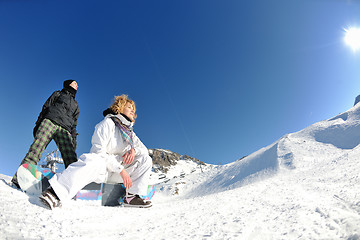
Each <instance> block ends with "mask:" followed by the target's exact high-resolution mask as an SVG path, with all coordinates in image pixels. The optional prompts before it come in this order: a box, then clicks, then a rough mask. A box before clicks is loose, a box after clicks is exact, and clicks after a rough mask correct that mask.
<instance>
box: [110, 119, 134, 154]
mask: <svg viewBox="0 0 360 240" xmlns="http://www.w3.org/2000/svg"><path fill="white" fill-rule="evenodd" d="M111 119H112V120H113V121H114V123H115V126H117V127H118V128H119V129H120V133H121V136H122V137H123V139H124V140H125V142H127V143H128V144H130V146H131V148H132V149H133V148H134V141H133V131H132V127H129V126H126V125H124V124H123V123H122V122H121V120H120V119H119V118H117V117H111Z"/></svg>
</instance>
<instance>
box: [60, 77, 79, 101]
mask: <svg viewBox="0 0 360 240" xmlns="http://www.w3.org/2000/svg"><path fill="white" fill-rule="evenodd" d="M73 81H75V80H73V79H69V80H65V81H64V84H63V85H64V89H66V90H67V91H69V92H70V93H72V94H73V96H74V97H75V96H76V92H77V91H76V90H75V89H74V88H73V87H70V84H71V83H72V82H73Z"/></svg>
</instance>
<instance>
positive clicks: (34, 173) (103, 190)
mask: <svg viewBox="0 0 360 240" xmlns="http://www.w3.org/2000/svg"><path fill="white" fill-rule="evenodd" d="M54 175H55V172H52V171H51V170H50V169H47V168H42V167H39V166H37V165H34V164H23V165H21V166H20V167H19V168H18V170H17V180H18V183H19V185H20V187H21V189H22V191H23V192H25V193H26V194H28V195H40V194H41V193H42V192H43V191H44V190H46V189H47V188H48V187H49V186H50V183H49V179H51V178H52V177H53V176H54ZM125 193H126V188H125V187H124V185H123V184H120V183H118V184H112V183H101V184H99V183H94V182H92V183H90V184H88V185H86V186H85V187H84V188H83V189H81V190H80V191H79V192H78V193H77V194H76V196H75V199H79V200H94V201H99V202H101V205H102V206H119V205H121V204H122V202H123V198H124V197H125ZM154 194H155V186H154V185H149V186H148V190H147V194H146V195H144V196H140V197H141V198H143V199H144V200H146V201H149V200H151V198H152V197H153V196H154Z"/></svg>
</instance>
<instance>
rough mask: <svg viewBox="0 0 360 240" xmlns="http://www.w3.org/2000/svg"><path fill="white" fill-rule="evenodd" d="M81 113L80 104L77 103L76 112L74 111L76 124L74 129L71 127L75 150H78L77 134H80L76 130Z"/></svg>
mask: <svg viewBox="0 0 360 240" xmlns="http://www.w3.org/2000/svg"><path fill="white" fill-rule="evenodd" d="M79 114H80V111H79V106H78V105H77V107H76V110H75V113H74V125H73V126H72V129H71V138H72V142H73V145H74V148H75V150H76V146H77V135H79V134H78V133H77V131H76V126H77V120H78V118H79Z"/></svg>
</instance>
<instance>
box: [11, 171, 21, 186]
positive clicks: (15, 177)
mask: <svg viewBox="0 0 360 240" xmlns="http://www.w3.org/2000/svg"><path fill="white" fill-rule="evenodd" d="M11 186H14V187H15V188H17V189H21V188H20V185H19V183H18V181H17V175H16V173H15V175H14V176H13V178H12V179H11Z"/></svg>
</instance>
